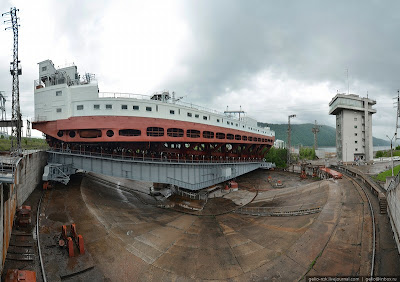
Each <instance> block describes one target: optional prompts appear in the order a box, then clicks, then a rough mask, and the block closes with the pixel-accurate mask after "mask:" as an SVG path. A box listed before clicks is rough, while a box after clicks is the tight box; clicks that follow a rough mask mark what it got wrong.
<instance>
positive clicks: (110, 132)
mask: <svg viewBox="0 0 400 282" xmlns="http://www.w3.org/2000/svg"><path fill="white" fill-rule="evenodd" d="M106 135H107V136H108V137H113V136H114V131H112V130H111V129H110V130H107V132H106Z"/></svg>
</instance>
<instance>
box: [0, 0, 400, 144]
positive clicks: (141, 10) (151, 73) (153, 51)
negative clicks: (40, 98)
mask: <svg viewBox="0 0 400 282" xmlns="http://www.w3.org/2000/svg"><path fill="white" fill-rule="evenodd" d="M14 6H15V7H17V8H18V9H19V10H20V11H19V17H20V21H19V23H20V25H21V26H20V29H19V59H20V61H21V63H22V68H23V74H22V76H20V102H21V111H22V114H23V116H24V119H26V118H28V117H29V118H33V116H34V107H33V81H34V80H35V79H37V78H38V65H37V63H38V62H40V61H43V60H46V59H51V60H52V61H53V62H54V64H55V65H56V66H65V65H68V64H71V63H75V65H77V66H78V71H79V72H80V73H81V74H83V73H85V72H90V73H95V74H96V77H97V79H98V82H99V88H100V91H101V92H128V93H141V94H149V95H150V94H151V93H153V92H156V91H161V90H164V89H165V90H169V91H175V92H176V95H177V96H184V101H186V102H193V103H196V104H199V105H202V106H205V107H209V108H213V109H215V110H219V111H223V110H225V109H226V107H227V106H229V109H230V110H235V109H239V107H240V106H241V107H242V109H243V110H244V111H246V112H247V115H249V116H252V117H254V118H256V119H257V120H258V121H262V122H267V123H287V117H288V115H291V114H296V115H297V118H295V119H293V120H292V122H293V123H313V122H314V120H317V121H318V123H319V124H325V125H330V126H334V124H335V118H334V116H329V114H328V103H329V101H330V100H331V99H332V97H334V95H335V94H336V93H337V91H339V93H347V92H348V88H349V90H350V93H355V94H358V95H361V96H366V95H367V93H368V97H369V98H371V99H374V100H376V103H377V104H376V106H375V108H376V109H377V113H376V114H375V115H374V116H373V135H374V136H375V137H379V138H383V139H387V138H386V137H385V136H386V135H390V136H393V134H394V132H395V127H396V109H395V108H394V106H393V102H394V100H393V98H394V97H396V96H397V90H398V89H399V88H400V76H399V68H400V52H399V51H400V36H399V31H400V13H399V10H400V2H398V1H361V0H360V1H317V0H316V1H311V0H310V1H308V0H303V1H268V0H262V1H255V0H240V1H239V0H238V1H235V0H226V1H224V0H218V1H215V0H213V1H211V0H209V1H206V0H201V1H196V0H182V1H161V0H160V1H148V0H146V1H143V0H140V1H122V0H121V1H119V0H112V1H111V0H96V1H86V0H64V1H55V0H53V1H50V0H47V1H46V0H43V1H41V0H35V1H1V2H0V12H7V11H9V10H10V8H11V7H14ZM7 19H9V16H7V17H3V18H2V21H3V20H7ZM0 27H1V28H0V90H4V91H5V92H6V95H7V96H8V99H9V100H10V101H9V102H8V103H7V104H8V107H9V108H10V107H11V75H10V73H9V63H10V62H11V60H12V48H13V41H12V40H13V36H12V31H10V30H8V31H5V30H4V28H5V27H7V25H5V24H2V25H1V26H0ZM347 70H348V71H347ZM347 73H348V75H347ZM348 86H349V87H348ZM10 113H11V110H8V115H9V116H10ZM24 134H25V133H24ZM37 134H38V133H36V135H37ZM310 134H311V133H310Z"/></svg>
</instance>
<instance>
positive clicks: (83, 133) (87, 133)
mask: <svg viewBox="0 0 400 282" xmlns="http://www.w3.org/2000/svg"><path fill="white" fill-rule="evenodd" d="M78 133H79V137H81V138H97V137H101V130H99V129H81V130H79V131H78Z"/></svg>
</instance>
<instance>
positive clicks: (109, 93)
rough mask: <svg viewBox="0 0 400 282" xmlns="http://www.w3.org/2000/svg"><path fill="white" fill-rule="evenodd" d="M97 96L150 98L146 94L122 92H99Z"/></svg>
mask: <svg viewBox="0 0 400 282" xmlns="http://www.w3.org/2000/svg"><path fill="white" fill-rule="evenodd" d="M99 98H127V99H140V100H150V96H148V95H143V94H134V93H122V92H99Z"/></svg>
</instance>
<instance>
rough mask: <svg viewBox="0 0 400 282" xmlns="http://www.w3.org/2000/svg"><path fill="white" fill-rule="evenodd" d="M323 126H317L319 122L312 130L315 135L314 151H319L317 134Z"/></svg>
mask: <svg viewBox="0 0 400 282" xmlns="http://www.w3.org/2000/svg"><path fill="white" fill-rule="evenodd" d="M320 127H321V126H320V125H318V124H317V121H315V124H314V127H313V128H312V129H311V131H312V133H314V150H317V149H318V137H317V133H318V132H319V128H320Z"/></svg>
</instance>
